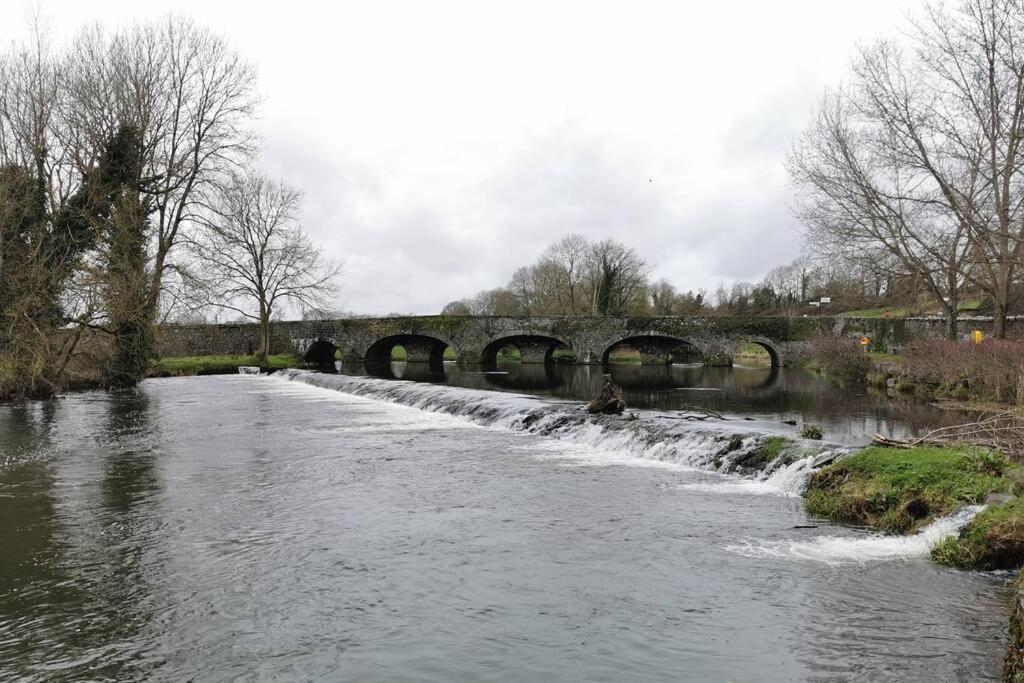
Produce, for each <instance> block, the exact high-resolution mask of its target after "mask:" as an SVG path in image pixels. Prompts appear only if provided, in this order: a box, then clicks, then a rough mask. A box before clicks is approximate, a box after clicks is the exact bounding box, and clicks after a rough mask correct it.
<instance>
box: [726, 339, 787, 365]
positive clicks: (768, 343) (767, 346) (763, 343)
mask: <svg viewBox="0 0 1024 683" xmlns="http://www.w3.org/2000/svg"><path fill="white" fill-rule="evenodd" d="M746 344H754V345H756V346H760V347H761V348H762V349H764V350H765V351H767V352H768V356H769V357H770V358H771V362H772V363H771V364H772V369H773V370H777V369H778V368H780V367H782V354H781V353H780V352H779V349H778V345H777V344H776V343H775V342H773V341H772V340H771V339H768V338H767V337H744V338H742V339H739V340H738V341H737V343H736V345H735V347H734V348H733V355H734V356H735V355H736V352H737V351H738V350H739V349H740V347H742V346H744V345H746Z"/></svg>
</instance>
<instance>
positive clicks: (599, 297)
mask: <svg viewBox="0 0 1024 683" xmlns="http://www.w3.org/2000/svg"><path fill="white" fill-rule="evenodd" d="M649 274H650V267H649V266H648V265H647V263H646V262H645V261H644V260H643V259H642V258H641V257H640V255H639V254H638V253H637V251H636V250H635V249H633V248H632V247H627V246H626V245H623V244H621V243H619V242H616V241H615V240H612V239H606V240H602V241H599V242H593V241H591V240H588V239H587V238H585V237H583V236H581V235H575V234H574V235H568V236H566V237H564V238H562V239H561V240H559V241H558V242H555V243H554V244H552V245H550V246H549V247H548V248H547V249H546V250H545V251H544V253H543V254H541V256H540V258H539V259H538V260H537V261H536V262H535V263H534V264H532V265H529V266H525V267H523V268H520V269H518V270H517V271H515V273H513V274H512V279H511V280H510V281H509V283H508V284H507V285H506V286H504V287H498V288H496V289H488V290H484V291H482V292H479V293H478V294H476V295H475V296H473V297H470V298H466V299H460V300H458V301H452V302H451V303H449V304H448V305H446V306H445V307H444V309H443V311H442V313H444V314H446V315H645V314H650V315H683V314H686V313H696V312H698V311H700V310H701V308H702V307H703V305H704V303H703V301H704V293H703V292H697V293H696V294H695V293H693V292H685V293H682V292H677V291H676V290H675V288H674V287H673V286H672V285H671V284H669V283H668V282H667V281H665V280H660V281H658V282H650V281H649Z"/></svg>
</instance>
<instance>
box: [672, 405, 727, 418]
mask: <svg viewBox="0 0 1024 683" xmlns="http://www.w3.org/2000/svg"><path fill="white" fill-rule="evenodd" d="M679 412H683V413H694V415H684V416H683V419H684V420H706V419H708V418H709V417H713V418H715V419H716V420H726V419H728V418H726V417H725V416H724V415H722V414H721V413H718V412H715V411H714V410H711V409H709V408H701V407H700V406H695V405H690V404H689V403H684V404H683V406H682V408H680V411H679Z"/></svg>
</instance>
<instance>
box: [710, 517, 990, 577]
mask: <svg viewBox="0 0 1024 683" xmlns="http://www.w3.org/2000/svg"><path fill="white" fill-rule="evenodd" d="M983 509H985V506H984V505H969V506H966V507H963V508H961V509H959V510H957V511H956V512H954V513H953V514H951V515H949V516H947V517H940V518H938V519H936V520H935V521H934V522H932V523H931V524H929V525H928V526H926V527H925V528H923V529H921V530H920V531H918V532H917V533H916V534H913V535H912V536H888V535H883V534H878V533H871V534H866V535H862V536H818V537H816V538H811V539H809V540H799V541H797V540H785V541H763V540H762V541H758V540H751V539H748V540H745V541H743V542H741V543H737V544H734V545H728V546H725V549H726V550H729V551H732V552H735V553H738V554H740V555H745V556H747V557H778V558H788V559H794V560H811V561H815V562H824V563H826V564H851V563H863V562H871V561H877V560H894V559H911V558H915V557H926V556H927V555H928V553H930V552H931V549H932V548H933V547H934V546H935V545H936V544H937V543H938V542H939V541H941V540H943V539H945V538H948V537H949V536H953V535H956V534H958V533H959V532H960V530H961V529H963V528H964V527H965V526H967V524H968V523H969V522H970V521H971V520H972V519H974V518H975V516H977V514H978V513H979V512H981V511H982V510H983Z"/></svg>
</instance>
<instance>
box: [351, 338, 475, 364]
mask: <svg viewBox="0 0 1024 683" xmlns="http://www.w3.org/2000/svg"><path fill="white" fill-rule="evenodd" d="M396 346H401V347H402V348H403V349H405V358H406V361H407V362H409V363H429V364H430V366H431V368H432V369H437V370H442V369H443V368H444V352H445V349H447V348H448V347H449V346H451V347H452V348H453V349H455V351H456V353H458V348H457V347H456V346H455V345H454V344H453V343H452V342H451V340H450V339H448V338H447V337H445V336H444V335H441V334H439V333H437V332H433V331H430V330H422V331H417V332H399V333H397V334H390V335H387V336H386V337H381V338H380V339H377V340H376V341H374V342H373V343H372V344H370V346H369V347H367V349H366V350H365V351H364V352H363V354H362V355H363V359H364V360H365V362H366V363H377V364H383V363H390V362H391V352H392V350H393V349H394V348H395V347H396Z"/></svg>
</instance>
